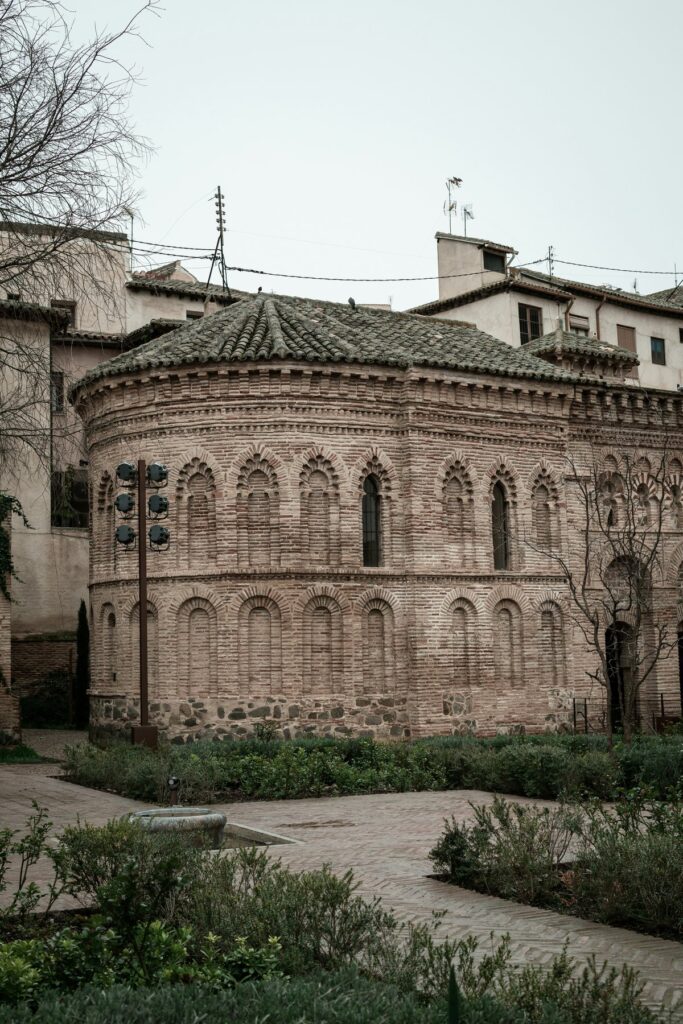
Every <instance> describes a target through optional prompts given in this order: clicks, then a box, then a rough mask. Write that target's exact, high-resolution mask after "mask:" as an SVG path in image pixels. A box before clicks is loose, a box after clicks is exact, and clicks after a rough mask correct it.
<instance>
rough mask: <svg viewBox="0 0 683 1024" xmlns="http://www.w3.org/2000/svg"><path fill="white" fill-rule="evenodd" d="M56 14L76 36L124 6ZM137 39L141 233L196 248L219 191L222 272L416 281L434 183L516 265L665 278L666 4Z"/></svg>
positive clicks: (194, 10)
mask: <svg viewBox="0 0 683 1024" xmlns="http://www.w3.org/2000/svg"><path fill="white" fill-rule="evenodd" d="M69 7H70V8H71V9H72V10H73V11H74V13H75V15H76V19H77V22H78V26H79V30H80V31H81V32H84V31H86V30H87V29H88V28H89V27H90V26H91V25H92V23H93V22H94V21H96V22H97V24H98V26H104V25H106V24H109V26H110V27H115V26H118V25H119V24H120V23H121V21H122V20H124V19H125V17H126V16H127V15H128V14H129V13H130V12H132V11H133V10H134V9H135V4H134V3H131V2H130V0H119V3H117V4H115V5H112V3H111V0H106V2H105V0H72V2H71V3H70V4H69ZM113 10H114V11H115V15H114V14H112V11H113ZM114 18H115V19H116V20H114ZM143 33H144V35H145V37H146V39H147V41H148V43H149V46H148V47H146V46H143V45H142V44H141V43H139V42H136V41H134V40H133V41H129V42H128V43H127V44H126V45H125V46H123V47H122V48H121V55H122V57H123V58H124V59H126V60H132V61H135V62H136V63H137V65H138V67H139V68H140V69H141V71H142V76H143V83H142V84H141V85H140V86H139V87H138V88H137V89H136V91H135V94H134V99H133V107H132V111H133V116H134V120H135V122H136V124H137V127H138V130H139V131H140V132H142V133H143V134H145V135H147V136H149V137H150V139H151V140H152V142H153V143H154V145H155V147H156V152H155V154H154V155H153V157H152V158H151V160H150V161H149V163H148V165H147V166H146V168H145V170H144V173H143V175H142V178H141V189H142V191H143V199H142V202H141V206H140V210H141V214H142V217H143V219H144V222H145V223H144V226H142V227H138V229H137V231H136V234H139V235H141V236H142V237H144V238H146V239H149V240H152V241H155V242H156V241H164V242H165V243H173V244H176V245H203V246H212V245H213V244H214V241H215V220H214V211H213V206H212V203H211V201H208V200H209V197H210V196H211V195H212V193H213V192H214V190H215V186H216V185H217V184H218V183H220V184H221V185H222V187H223V189H224V192H225V193H226V196H227V221H228V229H229V234H228V238H227V259H228V262H229V263H230V264H235V265H239V266H248V267H258V268H262V269H265V270H274V271H287V272H290V273H301V274H321V275H331V276H345V277H391V276H413V275H415V276H417V275H427V274H435V273H436V243H435V241H434V232H435V231H437V230H447V221H446V219H445V217H444V215H443V213H442V205H443V202H444V199H445V185H444V182H445V179H446V178H447V177H449V176H450V175H453V174H455V175H457V176H459V177H461V178H462V179H463V187H462V189H461V190H460V192H459V194H458V196H457V198H458V200H459V201H460V202H467V203H472V204H473V208H474V215H475V220H474V222H473V223H471V224H470V227H469V233H470V234H472V235H476V236H479V237H484V238H490V239H494V240H497V241H501V242H505V243H508V244H511V245H514V246H515V248H517V249H518V250H519V257H518V259H519V261H522V262H524V261H527V260H534V259H537V258H539V257H541V256H543V255H545V254H546V253H547V249H548V245H550V244H552V245H553V246H554V249H555V255H556V256H557V257H558V258H565V259H569V260H576V261H580V262H585V263H592V264H602V265H607V266H618V267H635V268H643V269H654V270H663V269H668V268H671V270H672V274H671V276H670V277H649V276H645V275H643V274H637V275H634V274H632V273H631V274H614V273H607V272H603V271H587V270H586V271H581V270H575V269H573V268H569V267H563V266H561V265H560V264H556V266H555V272H556V273H557V274H558V275H562V274H564V275H566V276H569V277H576V278H579V279H584V280H590V281H595V282H611V283H613V284H617V285H619V286H621V287H624V288H631V287H632V286H633V279H634V277H637V279H638V289H639V291H640V292H643V293H644V292H647V291H653V290H656V289H660V288H664V287H667V286H668V285H669V284H671V286H672V287H673V264H674V262H677V263H678V267H679V268H680V270H681V272H682V273H683V212H682V206H681V201H680V199H681V189H682V184H681V180H682V170H683V151H682V150H683V147H682V142H681V140H682V138H683V133H682V130H681V125H682V123H683V88H682V85H683V60H682V59H681V48H682V45H683V3H681V2H680V0H650V2H649V3H644V2H643V0H572V3H567V2H566V0H565V2H563V3H559V2H557V0H517V2H514V3H513V2H510V0H507V2H504V0H488V2H482V0H479V2H476V0H450V2H448V0H365V2H361V0H258V2H254V0H252V2H251V3H249V2H244V0H241V2H237V0H224V2H220V0H194V2H193V3H189V2H187V0H164V10H163V12H162V14H161V16H160V17H158V18H157V17H147V18H145V19H144V21H143ZM461 227H462V222H461V221H460V220H458V222H457V229H456V227H455V226H454V231H457V233H461ZM159 262H163V260H161V259H160V260H159ZM207 266H208V265H206V266H205V265H204V264H202V263H195V264H193V265H192V269H193V270H194V271H195V272H196V273H197V274H198V276H200V277H204V276H205V272H206V267H207ZM538 269H541V270H543V269H545V268H544V267H543V265H541V266H540V267H539V268H538ZM214 280H215V278H214ZM230 283H231V284H232V285H233V286H234V287H236V288H244V289H249V290H251V289H255V288H256V287H257V286H258V285H259V284H262V285H263V287H264V290H273V291H281V292H290V293H294V294H301V295H312V296H319V297H323V298H330V299H340V300H345V299H346V298H347V297H348V296H349V295H353V296H354V297H355V298H356V300H357V301H359V302H387V301H389V296H392V298H393V304H394V308H398V309H401V308H405V307H408V306H411V305H414V304H417V303H419V302H426V301H429V300H430V299H432V298H435V297H436V296H437V294H438V282H436V281H427V282H421V283H409V284H408V283H404V284H357V283H354V284H347V283H341V284H336V283H321V282H313V281H300V282H293V281H290V282H287V281H284V280H282V279H278V278H256V277H254V276H249V275H245V274H237V273H233V274H231V276H230Z"/></svg>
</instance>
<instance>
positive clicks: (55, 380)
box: [50, 370, 64, 412]
mask: <svg viewBox="0 0 683 1024" xmlns="http://www.w3.org/2000/svg"><path fill="white" fill-rule="evenodd" d="M50 409H51V410H52V412H64V374H63V373H62V371H61V370H52V372H51V373H50Z"/></svg>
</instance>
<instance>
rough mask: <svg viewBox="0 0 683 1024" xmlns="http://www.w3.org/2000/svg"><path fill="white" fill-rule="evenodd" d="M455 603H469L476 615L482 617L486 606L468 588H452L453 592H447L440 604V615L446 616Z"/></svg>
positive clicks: (479, 597)
mask: <svg viewBox="0 0 683 1024" xmlns="http://www.w3.org/2000/svg"><path fill="white" fill-rule="evenodd" d="M457 601H469V603H470V604H471V605H472V607H473V608H474V610H475V611H476V612H477V614H478V615H483V614H484V612H485V610H486V606H485V604H484V602H483V601H482V598H481V596H480V595H479V594H477V593H476V591H474V590H470V589H469V587H454V588H453V590H449V591H448V593H447V594H445V595H444V598H443V600H442V602H441V606H440V609H439V612H440V614H441V615H448V613H449V612H450V610H451V608H452V607H453V605H454V604H455V603H456V602H457Z"/></svg>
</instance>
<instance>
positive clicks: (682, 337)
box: [678, 327, 683, 345]
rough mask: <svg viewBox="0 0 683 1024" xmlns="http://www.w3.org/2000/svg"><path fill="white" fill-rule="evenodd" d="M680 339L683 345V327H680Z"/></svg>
mask: <svg viewBox="0 0 683 1024" xmlns="http://www.w3.org/2000/svg"><path fill="white" fill-rule="evenodd" d="M678 340H679V341H680V343H681V345H683V327H679V328H678Z"/></svg>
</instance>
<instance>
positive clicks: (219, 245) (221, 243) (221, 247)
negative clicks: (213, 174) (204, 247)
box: [206, 185, 230, 295]
mask: <svg viewBox="0 0 683 1024" xmlns="http://www.w3.org/2000/svg"><path fill="white" fill-rule="evenodd" d="M213 198H214V202H215V204H216V227H217V229H218V238H217V239H216V246H215V248H214V250H213V256H212V257H211V269H210V270H209V280H208V281H207V282H206V283H207V285H208V284H211V275H212V274H213V268H214V266H215V265H216V261H218V264H219V266H220V272H221V284H222V286H223V290H224V291H226V292H227V293H228V295H230V287H229V285H228V272H227V270H226V267H225V204H224V201H223V190H222V189H221V187H220V185H218V187H217V188H216V191H215V193H214V197H213Z"/></svg>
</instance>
